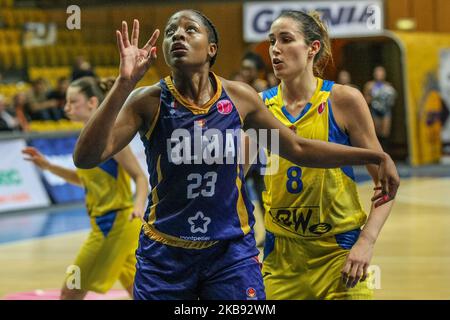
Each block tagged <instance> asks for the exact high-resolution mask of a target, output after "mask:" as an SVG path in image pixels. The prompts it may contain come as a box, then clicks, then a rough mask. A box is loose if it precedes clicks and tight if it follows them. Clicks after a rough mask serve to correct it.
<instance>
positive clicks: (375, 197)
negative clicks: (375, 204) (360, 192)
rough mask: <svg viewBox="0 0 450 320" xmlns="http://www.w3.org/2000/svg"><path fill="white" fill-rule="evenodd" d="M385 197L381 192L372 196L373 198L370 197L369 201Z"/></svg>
mask: <svg viewBox="0 0 450 320" xmlns="http://www.w3.org/2000/svg"><path fill="white" fill-rule="evenodd" d="M384 196H385V194H383V193H382V192H379V193H377V194H376V195H374V196H373V197H372V199H370V200H371V201H376V200H378V199H380V198H382V197H384Z"/></svg>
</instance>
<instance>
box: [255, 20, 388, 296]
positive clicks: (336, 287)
mask: <svg viewBox="0 0 450 320" xmlns="http://www.w3.org/2000/svg"><path fill="white" fill-rule="evenodd" d="M269 42H270V49H269V53H270V57H271V59H272V66H273V69H274V73H275V75H276V76H277V77H278V78H279V79H280V80H281V84H280V85H279V86H276V87H273V88H271V89H268V90H265V91H264V92H262V94H261V96H262V98H263V100H264V102H265V104H266V106H267V109H268V110H269V111H270V112H271V113H272V114H273V115H274V116H275V117H276V118H277V119H279V120H280V121H281V122H282V123H283V124H284V125H285V126H286V127H287V128H291V130H293V131H294V132H295V133H296V134H297V135H299V136H302V137H305V138H309V139H317V140H322V141H332V142H335V143H339V144H343V145H353V146H357V147H362V148H368V149H372V150H376V151H382V148H381V146H380V143H379V142H378V140H377V136H376V134H375V130H374V125H373V122H372V119H371V116H370V112H369V107H368V106H367V104H366V102H365V101H364V98H363V96H362V94H361V93H360V92H359V91H358V90H357V89H354V88H351V87H349V86H343V85H339V84H334V82H333V81H329V80H324V79H322V78H321V77H320V74H321V73H322V70H323V68H324V67H325V66H326V63H327V62H328V60H330V58H331V50H330V43H329V38H328V31H327V29H326V27H325V25H324V24H323V23H322V21H321V20H320V17H319V16H318V15H317V14H315V13H313V14H311V15H309V14H306V13H304V12H300V11H285V12H283V13H282V14H281V15H280V16H279V17H278V18H277V19H275V21H274V22H273V23H272V26H271V29H270V34H269ZM275 157H278V156H277V155H271V156H270V160H273V159H274V158H275ZM278 168H279V170H278V171H277V172H276V173H274V174H271V175H266V176H265V184H266V192H264V194H263V198H264V207H265V209H266V214H265V226H266V230H267V236H266V243H265V248H264V261H263V275H264V284H265V289H266V294H267V298H268V299H283V300H286V299H287V300H291V299H371V298H372V294H373V292H372V290H371V288H370V286H369V285H368V283H367V282H366V281H365V279H366V278H367V276H368V269H369V266H370V261H371V258H372V254H373V248H374V245H375V242H376V239H377V237H378V235H379V233H380V231H381V228H382V227H383V225H384V223H385V221H386V219H387V218H388V216H389V213H390V211H391V208H392V204H393V202H389V203H385V204H383V203H384V202H385V200H384V199H380V200H379V201H377V202H375V203H374V205H373V206H372V208H371V212H370V215H369V218H367V214H366V212H365V211H364V209H363V207H362V205H361V203H360V200H359V196H358V192H357V188H356V183H355V182H354V179H355V178H354V174H353V170H352V168H351V167H342V168H336V169H327V170H323V169H317V168H304V167H300V166H298V165H296V164H295V163H292V162H291V161H288V160H285V159H279V162H278ZM367 169H368V171H369V173H370V174H371V175H372V177H373V180H374V183H375V185H376V186H377V188H376V189H377V191H376V194H375V195H376V196H378V193H379V191H378V189H379V188H378V186H379V184H380V181H379V180H378V175H377V170H378V168H377V166H374V165H368V166H367ZM382 204H383V205H382ZM363 225H364V227H363Z"/></svg>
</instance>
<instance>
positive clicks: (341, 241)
mask: <svg viewBox="0 0 450 320" xmlns="http://www.w3.org/2000/svg"><path fill="white" fill-rule="evenodd" d="M360 233H361V230H360V229H355V230H351V231H347V232H344V233H340V234H335V235H334V237H335V238H336V242H337V244H338V245H339V246H340V247H341V248H343V249H345V250H350V249H351V248H352V247H353V245H354V244H355V242H356V241H357V240H358V238H359V234H360Z"/></svg>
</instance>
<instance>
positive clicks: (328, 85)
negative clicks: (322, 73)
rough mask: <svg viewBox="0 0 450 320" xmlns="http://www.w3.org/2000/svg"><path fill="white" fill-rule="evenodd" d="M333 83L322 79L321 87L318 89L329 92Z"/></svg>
mask: <svg viewBox="0 0 450 320" xmlns="http://www.w3.org/2000/svg"><path fill="white" fill-rule="evenodd" d="M333 85H334V81H330V80H323V83H322V88H321V89H320V91H325V92H330V91H331V88H333Z"/></svg>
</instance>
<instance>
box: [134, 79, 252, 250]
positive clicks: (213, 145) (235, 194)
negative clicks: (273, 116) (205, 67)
mask: <svg viewBox="0 0 450 320" xmlns="http://www.w3.org/2000/svg"><path fill="white" fill-rule="evenodd" d="M210 79H211V80H212V81H213V83H215V88H216V93H215V95H214V96H213V97H212V98H211V99H210V100H209V101H208V102H207V103H206V104H205V105H204V106H202V107H198V106H196V105H193V104H191V103H190V102H189V101H187V100H186V99H185V98H184V97H183V96H181V94H180V93H179V92H178V91H177V89H176V88H175V86H174V84H173V82H172V79H171V77H166V78H165V79H162V80H161V81H160V87H161V96H160V105H159V110H158V113H157V115H156V117H155V120H154V121H153V123H152V124H151V126H150V129H149V131H148V132H147V133H146V134H145V136H142V137H141V139H142V141H143V143H144V146H145V152H146V156H147V165H148V170H149V175H150V184H151V186H152V191H151V193H150V195H149V206H148V208H147V211H146V214H145V220H146V221H147V223H146V224H145V225H144V232H145V234H146V235H147V236H149V237H150V238H151V239H153V240H156V241H159V242H163V243H166V244H169V245H172V246H177V247H184V248H196V249H201V248H205V247H209V246H211V245H213V244H215V243H216V242H217V241H218V240H226V239H233V238H238V237H242V236H244V235H246V234H248V233H249V232H250V231H251V229H252V226H253V224H254V217H253V205H252V203H251V201H250V199H249V197H248V194H247V191H246V189H245V183H244V172H243V166H242V165H241V164H240V161H238V160H239V145H240V136H239V134H238V131H239V130H240V129H241V128H242V119H241V118H240V115H239V113H238V111H237V109H236V106H235V105H234V103H233V102H232V100H231V99H230V97H229V96H228V95H227V93H226V92H225V90H224V88H223V87H222V84H221V81H220V79H219V78H218V77H217V76H216V75H215V74H213V73H211V74H210Z"/></svg>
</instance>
